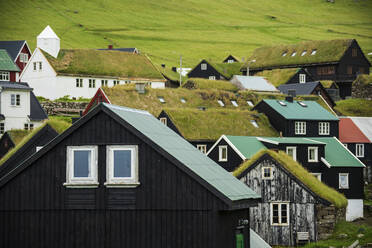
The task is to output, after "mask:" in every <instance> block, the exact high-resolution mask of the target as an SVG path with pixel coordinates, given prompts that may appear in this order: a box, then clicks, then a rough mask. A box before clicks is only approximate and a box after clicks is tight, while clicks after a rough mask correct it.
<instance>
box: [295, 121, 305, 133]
mask: <svg viewBox="0 0 372 248" xmlns="http://www.w3.org/2000/svg"><path fill="white" fill-rule="evenodd" d="M295 134H298V135H305V134H306V121H295Z"/></svg>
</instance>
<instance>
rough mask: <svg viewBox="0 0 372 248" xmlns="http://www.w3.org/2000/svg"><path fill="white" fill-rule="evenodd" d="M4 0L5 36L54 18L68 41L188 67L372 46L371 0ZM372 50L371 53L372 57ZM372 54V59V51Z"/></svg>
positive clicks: (30, 34)
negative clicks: (319, 47) (272, 53)
mask: <svg viewBox="0 0 372 248" xmlns="http://www.w3.org/2000/svg"><path fill="white" fill-rule="evenodd" d="M335 2H336V3H334V4H332V3H327V2H326V1H325V0H276V1H260V0H213V1H212V0H185V1H175V0H171V1H164V0H158V1H152V0H138V1H130V0H89V1H88V0H81V1H75V0H55V1H46V0H35V1H21V0H12V1H8V0H0V8H1V10H2V11H1V22H0V30H1V32H0V40H9V39H27V41H28V43H29V45H31V47H32V48H34V47H35V44H36V36H37V35H38V34H39V33H40V32H41V31H42V30H43V28H44V27H45V26H46V25H47V24H49V25H51V27H52V28H53V29H54V31H55V32H56V33H57V35H58V36H59V37H60V38H61V46H62V48H86V47H88V48H98V47H101V48H103V47H106V46H107V45H108V44H113V45H114V46H115V47H138V48H139V49H140V50H141V51H142V52H145V53H147V54H148V55H149V56H150V57H151V58H152V59H153V61H154V62H156V63H166V64H167V65H169V66H171V65H176V64H177V63H178V59H179V55H180V54H182V55H183V62H184V65H186V66H189V67H191V66H193V65H194V64H195V63H196V62H197V61H199V59H201V58H211V59H215V60H217V61H220V60H222V59H223V58H224V57H225V56H226V55H227V54H228V53H232V54H234V55H236V56H237V57H238V58H239V59H241V58H242V57H245V58H247V57H248V56H249V55H250V53H251V52H252V50H253V49H255V48H257V47H259V46H262V45H273V44H278V43H294V42H298V41H303V40H320V39H338V38H356V39H357V40H358V42H359V43H360V45H361V47H362V49H363V50H364V51H365V52H366V53H368V52H372V15H371V11H372V1H369V0H359V1H355V0H336V1H335ZM369 57H371V56H369ZM370 59H371V58H370Z"/></svg>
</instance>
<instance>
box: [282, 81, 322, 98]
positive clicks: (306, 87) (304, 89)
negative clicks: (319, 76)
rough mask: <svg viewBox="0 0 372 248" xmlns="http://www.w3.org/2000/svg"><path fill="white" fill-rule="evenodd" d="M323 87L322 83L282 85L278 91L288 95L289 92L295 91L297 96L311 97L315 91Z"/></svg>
mask: <svg viewBox="0 0 372 248" xmlns="http://www.w3.org/2000/svg"><path fill="white" fill-rule="evenodd" d="M318 85H321V83H320V82H307V83H300V84H282V85H280V86H278V90H280V92H282V93H283V94H288V90H295V91H296V95H311V93H312V92H313V91H314V89H315V88H316V87H317V86H318Z"/></svg>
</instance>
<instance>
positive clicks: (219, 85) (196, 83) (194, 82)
mask: <svg viewBox="0 0 372 248" xmlns="http://www.w3.org/2000/svg"><path fill="white" fill-rule="evenodd" d="M182 87H183V88H186V89H192V90H194V89H217V90H226V91H232V92H237V91H238V90H239V89H238V87H236V86H235V85H234V84H232V83H230V82H229V81H225V80H209V79H205V78H190V79H188V80H187V81H186V82H184V83H183V84H182Z"/></svg>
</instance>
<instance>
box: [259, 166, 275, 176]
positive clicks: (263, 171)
mask: <svg viewBox="0 0 372 248" xmlns="http://www.w3.org/2000/svg"><path fill="white" fill-rule="evenodd" d="M265 169H269V171H270V176H268V177H266V176H265ZM261 173H262V179H273V167H270V166H263V167H262V169H261Z"/></svg>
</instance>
